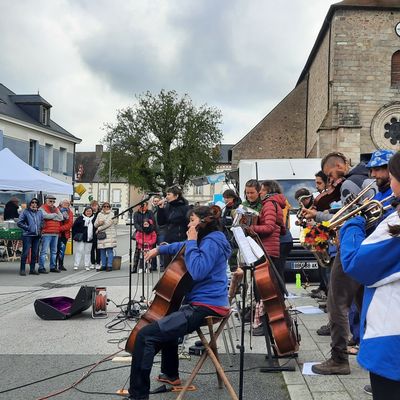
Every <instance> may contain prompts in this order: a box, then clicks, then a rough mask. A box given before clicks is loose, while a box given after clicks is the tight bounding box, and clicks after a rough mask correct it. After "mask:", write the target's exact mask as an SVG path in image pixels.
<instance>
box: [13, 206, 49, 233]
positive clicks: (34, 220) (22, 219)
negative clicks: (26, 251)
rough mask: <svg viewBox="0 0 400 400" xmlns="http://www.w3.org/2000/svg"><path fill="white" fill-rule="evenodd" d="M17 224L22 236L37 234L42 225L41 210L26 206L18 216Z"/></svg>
mask: <svg viewBox="0 0 400 400" xmlns="http://www.w3.org/2000/svg"><path fill="white" fill-rule="evenodd" d="M17 225H18V226H19V227H20V228H21V229H22V230H23V233H22V236H39V235H40V234H41V231H42V227H43V213H42V211H41V210H37V211H32V210H31V209H30V208H26V209H25V210H24V211H22V213H21V215H20V216H19V219H18V222H17Z"/></svg>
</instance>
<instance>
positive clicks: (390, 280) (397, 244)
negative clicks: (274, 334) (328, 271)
mask: <svg viewBox="0 0 400 400" xmlns="http://www.w3.org/2000/svg"><path fill="white" fill-rule="evenodd" d="M398 224H400V217H399V214H398V213H397V212H394V213H392V214H390V215H389V216H388V217H387V218H385V219H384V220H383V221H382V222H381V223H380V224H379V225H378V226H377V228H376V229H375V231H374V232H373V233H372V234H371V235H369V236H368V237H367V238H366V232H365V220H364V218H363V217H355V218H352V219H350V220H349V221H347V222H346V224H345V225H344V226H343V227H342V229H341V230H340V245H341V247H340V251H341V260H342V265H343V270H344V271H345V272H346V273H347V274H349V275H350V276H351V277H353V278H354V279H355V280H356V281H358V282H360V283H361V284H363V285H365V291H364V300H363V307H362V311H361V322H360V335H361V342H360V351H359V353H358V362H359V363H360V365H361V366H362V367H364V368H365V369H367V370H368V371H371V372H373V373H375V374H377V375H381V376H383V377H385V378H388V379H392V380H396V381H400V237H392V236H390V235H389V232H388V226H389V225H398Z"/></svg>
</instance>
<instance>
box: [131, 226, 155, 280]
mask: <svg viewBox="0 0 400 400" xmlns="http://www.w3.org/2000/svg"><path fill="white" fill-rule="evenodd" d="M135 240H136V249H135V256H134V259H133V272H137V267H138V263H139V258H140V255H141V253H142V252H143V251H149V250H151V249H152V248H153V247H155V245H156V242H157V234H156V232H155V229H154V223H153V221H152V220H151V219H145V220H144V221H143V231H139V230H137V231H136V233H135ZM141 269H142V265H140V266H139V273H140V272H142V271H141ZM151 269H152V270H156V269H157V265H155V266H153V265H152V268H151Z"/></svg>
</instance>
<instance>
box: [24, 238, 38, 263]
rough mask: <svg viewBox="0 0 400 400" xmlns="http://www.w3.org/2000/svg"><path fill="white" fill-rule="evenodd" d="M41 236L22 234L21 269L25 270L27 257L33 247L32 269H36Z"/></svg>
mask: <svg viewBox="0 0 400 400" xmlns="http://www.w3.org/2000/svg"><path fill="white" fill-rule="evenodd" d="M39 242H40V236H22V256H21V271H25V264H26V259H27V258H28V254H29V249H31V262H30V270H31V271H34V270H35V263H36V259H37V255H38V251H39Z"/></svg>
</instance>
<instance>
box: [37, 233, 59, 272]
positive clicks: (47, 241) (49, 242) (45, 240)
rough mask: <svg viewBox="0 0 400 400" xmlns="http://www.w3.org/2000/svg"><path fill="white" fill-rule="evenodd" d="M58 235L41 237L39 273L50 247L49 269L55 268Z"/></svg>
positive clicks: (42, 268)
mask: <svg viewBox="0 0 400 400" xmlns="http://www.w3.org/2000/svg"><path fill="white" fill-rule="evenodd" d="M57 243H58V235H43V236H42V247H41V249H40V257H39V271H43V270H44V269H45V268H44V263H45V261H46V254H47V250H48V249H49V247H50V269H55V268H56V257H57Z"/></svg>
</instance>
